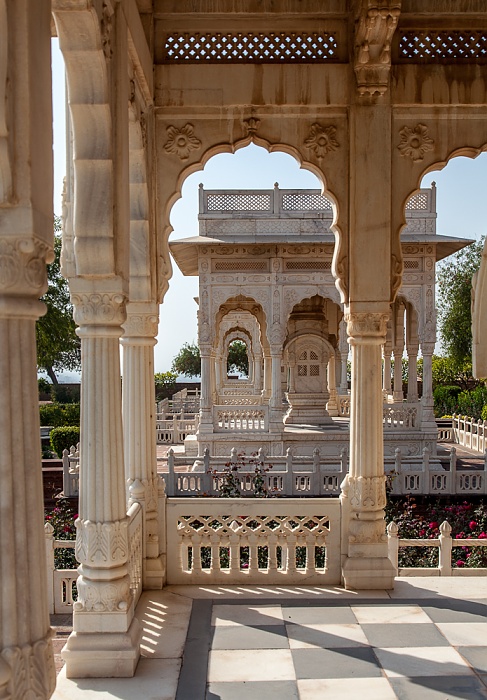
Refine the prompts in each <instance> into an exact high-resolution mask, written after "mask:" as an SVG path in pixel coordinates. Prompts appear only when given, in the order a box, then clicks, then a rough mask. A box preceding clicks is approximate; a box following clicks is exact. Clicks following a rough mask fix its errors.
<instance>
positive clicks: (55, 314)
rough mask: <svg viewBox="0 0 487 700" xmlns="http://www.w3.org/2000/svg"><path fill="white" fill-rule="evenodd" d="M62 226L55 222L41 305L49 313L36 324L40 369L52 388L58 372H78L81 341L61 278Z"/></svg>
mask: <svg viewBox="0 0 487 700" xmlns="http://www.w3.org/2000/svg"><path fill="white" fill-rule="evenodd" d="M60 230H61V223H60V219H59V217H56V218H55V221H54V233H55V236H54V256H55V257H54V262H52V263H51V264H50V265H48V266H47V282H48V289H47V292H46V293H45V294H44V296H43V297H42V299H41V300H42V301H43V302H44V303H45V304H46V306H47V312H46V314H45V315H44V316H42V317H41V318H40V319H39V320H38V321H37V323H36V340H37V367H38V368H39V369H40V370H45V371H46V372H47V374H48V376H49V378H50V380H51V381H52V383H53V384H58V380H57V377H56V372H60V371H62V370H79V369H80V367H81V351H80V347H81V345H80V340H79V338H78V336H77V335H76V332H75V330H76V325H75V323H74V320H73V307H72V305H71V301H70V298H69V288H68V283H67V281H66V280H65V279H64V277H62V275H61V262H60V258H61V235H60Z"/></svg>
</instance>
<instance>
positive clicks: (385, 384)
mask: <svg viewBox="0 0 487 700" xmlns="http://www.w3.org/2000/svg"><path fill="white" fill-rule="evenodd" d="M383 353H384V354H383V358H384V376H383V380H382V389H383V392H384V394H385V395H386V396H388V395H389V394H390V393H391V390H392V383H391V354H392V353H391V351H390V348H388V347H387V345H384V351H383Z"/></svg>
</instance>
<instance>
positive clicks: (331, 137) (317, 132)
mask: <svg viewBox="0 0 487 700" xmlns="http://www.w3.org/2000/svg"><path fill="white" fill-rule="evenodd" d="M336 131H337V130H336V126H322V125H321V124H318V123H315V124H312V125H311V127H310V130H309V134H308V138H306V139H305V141H304V145H305V147H306V148H307V149H308V150H310V151H313V153H314V154H315V156H316V157H317V158H323V157H324V156H326V154H327V153H330V152H331V151H336V149H337V148H338V147H339V146H340V144H339V143H338V141H337V139H336Z"/></svg>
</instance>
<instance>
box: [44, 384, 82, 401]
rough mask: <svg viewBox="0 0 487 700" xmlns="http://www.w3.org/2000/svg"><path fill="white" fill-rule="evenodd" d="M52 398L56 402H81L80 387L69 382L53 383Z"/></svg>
mask: <svg viewBox="0 0 487 700" xmlns="http://www.w3.org/2000/svg"><path fill="white" fill-rule="evenodd" d="M50 388H51V399H52V400H53V401H54V402H56V403H62V404H67V403H79V397H80V387H79V386H78V385H75V386H69V385H67V384H52V385H51V386H50Z"/></svg>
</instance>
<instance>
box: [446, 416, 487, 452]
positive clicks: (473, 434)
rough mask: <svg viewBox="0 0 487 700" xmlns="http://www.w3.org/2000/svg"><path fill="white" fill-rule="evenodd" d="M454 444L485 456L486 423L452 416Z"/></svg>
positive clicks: (486, 444) (465, 417)
mask: <svg viewBox="0 0 487 700" xmlns="http://www.w3.org/2000/svg"><path fill="white" fill-rule="evenodd" d="M452 428H453V439H454V442H456V443H458V444H459V445H462V446H463V447H468V448H469V449H471V450H475V451H476V452H482V453H484V454H485V452H486V451H487V421H485V420H477V421H476V420H475V419H474V418H469V417H468V416H460V415H457V414H453V420H452Z"/></svg>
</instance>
